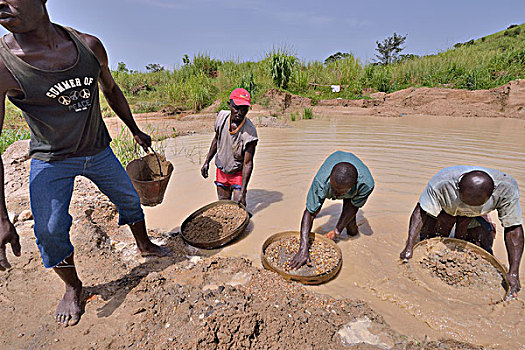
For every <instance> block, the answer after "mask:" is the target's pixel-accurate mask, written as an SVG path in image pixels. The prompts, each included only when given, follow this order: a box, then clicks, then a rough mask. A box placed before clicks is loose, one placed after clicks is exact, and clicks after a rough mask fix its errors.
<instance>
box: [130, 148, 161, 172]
mask: <svg viewBox="0 0 525 350" xmlns="http://www.w3.org/2000/svg"><path fill="white" fill-rule="evenodd" d="M148 148H149V149H150V150H152V151H153V154H154V155H155V157H156V158H157V163H159V171H160V177H164V174H162V165H161V164H160V159H159V156H158V155H157V152H155V150H154V149H153V147H151V146H149V147H148ZM135 155H137V156H138V151H137V143H135Z"/></svg>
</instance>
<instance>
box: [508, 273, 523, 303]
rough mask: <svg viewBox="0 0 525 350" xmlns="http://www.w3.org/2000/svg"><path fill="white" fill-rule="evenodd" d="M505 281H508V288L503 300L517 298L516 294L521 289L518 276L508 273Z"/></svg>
mask: <svg viewBox="0 0 525 350" xmlns="http://www.w3.org/2000/svg"><path fill="white" fill-rule="evenodd" d="M507 279H508V280H509V284H510V286H509V287H510V288H509V293H508V294H507V297H506V298H505V300H513V299H516V298H517V297H518V292H519V290H520V289H521V285H520V279H519V276H518V275H517V274H515V273H509V274H508V275H507Z"/></svg>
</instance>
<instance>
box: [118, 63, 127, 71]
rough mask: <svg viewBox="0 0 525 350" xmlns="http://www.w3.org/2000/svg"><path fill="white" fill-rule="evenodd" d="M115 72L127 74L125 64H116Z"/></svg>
mask: <svg viewBox="0 0 525 350" xmlns="http://www.w3.org/2000/svg"><path fill="white" fill-rule="evenodd" d="M117 72H120V73H129V69H128V67H126V64H125V63H124V62H119V63H117Z"/></svg>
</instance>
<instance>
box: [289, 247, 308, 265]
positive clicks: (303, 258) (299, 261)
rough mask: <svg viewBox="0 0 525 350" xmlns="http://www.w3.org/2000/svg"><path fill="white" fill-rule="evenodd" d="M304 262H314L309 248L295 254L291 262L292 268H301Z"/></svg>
mask: <svg viewBox="0 0 525 350" xmlns="http://www.w3.org/2000/svg"><path fill="white" fill-rule="evenodd" d="M304 264H307V265H311V264H312V262H311V261H310V253H308V250H306V251H303V250H300V251H299V253H297V254H295V256H294V257H293V258H292V261H291V262H290V267H291V268H292V270H295V269H298V268H300V267H301V266H303V265H304Z"/></svg>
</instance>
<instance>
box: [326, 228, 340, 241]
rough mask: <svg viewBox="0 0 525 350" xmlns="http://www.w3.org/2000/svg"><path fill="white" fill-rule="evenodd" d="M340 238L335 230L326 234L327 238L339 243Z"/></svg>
mask: <svg viewBox="0 0 525 350" xmlns="http://www.w3.org/2000/svg"><path fill="white" fill-rule="evenodd" d="M339 236H340V235H338V234H337V233H336V232H335V230H332V231H330V232H328V233H327V234H326V238H330V239H331V240H332V241H337V240H338V239H339Z"/></svg>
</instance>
